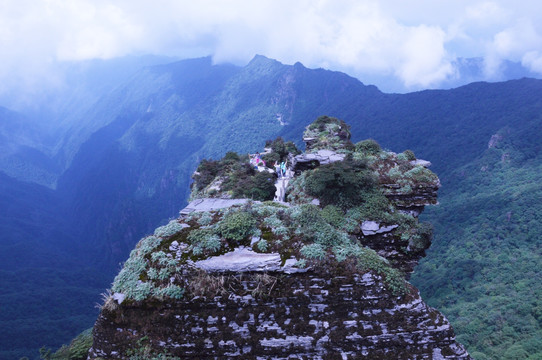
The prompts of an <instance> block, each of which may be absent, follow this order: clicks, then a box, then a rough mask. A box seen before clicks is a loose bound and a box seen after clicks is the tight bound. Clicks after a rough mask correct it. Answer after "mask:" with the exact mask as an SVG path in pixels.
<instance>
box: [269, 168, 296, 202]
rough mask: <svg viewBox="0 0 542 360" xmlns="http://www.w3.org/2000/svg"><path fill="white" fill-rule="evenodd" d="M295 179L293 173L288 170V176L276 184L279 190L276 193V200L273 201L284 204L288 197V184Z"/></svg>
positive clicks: (278, 180)
mask: <svg viewBox="0 0 542 360" xmlns="http://www.w3.org/2000/svg"><path fill="white" fill-rule="evenodd" d="M292 177H293V174H292V171H291V170H290V169H288V170H286V175H284V176H283V177H281V178H279V179H277V181H276V182H275V188H276V189H277V190H276V191H275V198H274V199H273V201H277V202H281V203H283V202H284V199H285V197H286V188H287V187H288V183H289V182H290V179H291V178H292Z"/></svg>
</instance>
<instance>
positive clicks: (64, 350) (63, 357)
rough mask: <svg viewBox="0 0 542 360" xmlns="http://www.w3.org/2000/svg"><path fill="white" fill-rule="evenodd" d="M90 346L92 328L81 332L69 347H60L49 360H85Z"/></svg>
mask: <svg viewBox="0 0 542 360" xmlns="http://www.w3.org/2000/svg"><path fill="white" fill-rule="evenodd" d="M91 346H92V328H91V329H87V330H85V331H83V332H82V333H81V334H79V335H77V337H76V338H75V339H73V340H72V341H71V343H70V345H68V346H66V345H62V347H61V348H60V349H58V350H57V351H56V352H55V353H54V354H52V355H51V356H50V359H51V360H85V359H86V358H87V355H88V350H89V349H90V347H91Z"/></svg>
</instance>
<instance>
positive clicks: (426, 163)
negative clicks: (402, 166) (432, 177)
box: [410, 159, 431, 168]
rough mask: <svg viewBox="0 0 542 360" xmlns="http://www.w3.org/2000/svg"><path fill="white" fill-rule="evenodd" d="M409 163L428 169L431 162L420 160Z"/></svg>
mask: <svg viewBox="0 0 542 360" xmlns="http://www.w3.org/2000/svg"><path fill="white" fill-rule="evenodd" d="M410 163H411V164H412V165H414V166H423V167H424V168H428V167H430V166H431V161H427V160H422V159H417V160H412V161H411V162H410Z"/></svg>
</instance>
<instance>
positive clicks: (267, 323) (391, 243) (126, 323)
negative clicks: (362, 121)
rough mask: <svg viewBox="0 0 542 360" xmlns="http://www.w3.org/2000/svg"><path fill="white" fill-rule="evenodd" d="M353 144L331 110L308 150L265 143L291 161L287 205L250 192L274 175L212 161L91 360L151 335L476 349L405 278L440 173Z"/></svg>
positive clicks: (229, 158) (162, 346)
mask: <svg viewBox="0 0 542 360" xmlns="http://www.w3.org/2000/svg"><path fill="white" fill-rule="evenodd" d="M349 139H350V130H349V127H348V125H347V124H346V123H344V121H342V120H339V119H336V118H331V117H327V116H323V117H319V118H318V119H317V120H316V121H315V122H314V123H313V124H311V125H309V126H308V127H307V130H306V131H305V134H304V140H305V141H306V142H307V152H306V153H305V154H298V153H297V149H295V148H292V147H291V146H290V145H289V143H285V142H284V141H283V140H282V139H278V140H275V141H272V142H268V144H267V146H268V148H269V149H270V150H268V151H267V154H268V155H269V156H270V157H268V159H275V158H276V160H274V161H285V159H287V158H288V159H289V160H290V161H289V164H290V166H292V167H293V168H294V171H293V172H294V173H295V174H296V176H295V177H294V178H293V179H289V186H288V190H287V192H288V194H287V197H286V200H287V202H286V203H284V204H282V203H275V202H271V201H264V202H260V201H253V200H250V198H253V199H261V200H266V199H268V198H269V197H268V196H250V195H254V194H255V193H256V190H257V191H264V190H263V189H264V188H265V186H263V185H261V184H260V182H259V181H258V176H261V175H259V174H262V173H263V174H269V175H270V176H274V173H273V170H270V171H268V170H266V169H263V172H257V171H256V170H255V169H254V166H253V164H252V165H251V164H250V161H251V160H250V158H249V157H248V156H240V155H238V154H235V153H228V154H226V156H225V157H224V158H223V159H221V160H219V161H212V160H204V161H203V162H202V163H201V164H200V166H199V167H198V170H197V172H196V173H195V174H194V184H193V185H192V197H193V198H194V199H195V200H194V201H193V202H192V203H191V204H189V206H187V208H186V209H183V210H182V211H181V216H180V217H179V218H178V219H176V220H173V221H171V222H170V223H169V224H168V225H166V226H163V227H160V228H158V229H157V230H156V231H155V233H154V234H153V235H152V236H148V237H146V238H144V239H142V240H141V241H140V243H139V244H138V245H137V246H136V248H135V249H134V251H132V253H131V254H130V258H129V259H128V260H127V261H126V263H125V265H124V267H123V269H122V270H121V272H120V273H119V275H118V276H117V277H116V278H115V281H114V284H113V287H112V293H111V295H110V296H109V297H108V299H107V300H106V303H105V305H104V307H103V309H102V312H101V315H100V318H99V320H98V322H97V326H96V328H95V332H94V334H95V339H96V340H95V342H94V346H93V349H92V351H91V358H93V357H94V358H95V357H98V356H102V357H105V358H115V357H121V358H122V357H126V355H127V354H128V353H127V349H129V348H130V347H131V346H132V347H133V345H134V344H137V342H138V341H139V342H140V341H141V339H142V338H144V337H146V343H145V349H144V350H145V353H146V354H148V355H149V356H151V355H153V354H158V355H160V354H162V355H164V354H170V355H171V356H179V357H184V356H188V357H190V356H195V354H197V356H199V357H200V358H216V357H239V358H247V357H248V358H252V357H255V356H263V357H277V356H278V357H280V356H285V355H286V354H290V355H291V354H297V355H296V356H300V357H306V358H311V357H324V358H329V357H330V356H331V357H333V356H339V354H341V353H342V354H343V355H344V354H349V356H354V354H359V351H362V352H364V353H366V354H365V355H367V356H369V357H373V358H380V357H383V356H385V357H389V356H391V357H393V358H418V357H419V358H427V357H429V356H437V355H439V356H440V355H442V356H444V357H443V358H454V359H462V358H468V354H466V352H465V351H464V349H463V348H462V347H461V346H460V345H458V344H456V343H455V342H454V341H453V331H452V330H451V328H450V327H449V324H448V323H447V321H446V320H445V319H444V318H443V317H442V315H440V314H438V313H436V312H434V311H433V310H430V309H428V308H427V307H425V304H423V302H421V299H419V295H418V294H417V291H416V290H415V289H414V288H413V287H412V286H411V285H409V284H408V282H407V280H406V279H407V278H408V273H409V272H411V271H412V270H413V268H414V266H415V264H416V263H417V261H418V259H419V258H420V257H421V256H424V254H425V249H426V248H427V247H428V246H429V245H430V242H431V228H430V226H427V225H425V224H420V223H419V222H418V219H417V215H418V214H419V211H421V209H423V206H424V205H426V204H430V203H433V202H434V201H436V190H437V189H438V185H439V184H438V178H437V177H436V175H435V174H433V173H432V172H430V171H429V170H428V169H426V168H425V167H423V166H419V165H418V164H417V163H415V162H413V160H412V157H413V154H410V153H403V154H399V155H397V154H395V153H392V152H388V151H384V150H382V149H381V148H380V146H379V145H378V144H377V143H376V142H375V141H374V140H370V141H365V142H360V143H358V144H357V145H356V146H354V145H353V144H352V143H351V142H350V140H349ZM286 152H288V153H286ZM296 159H299V160H300V161H299V162H298V161H297V160H296ZM311 159H313V160H314V164H312V165H311V166H305V165H303V166H301V167H297V168H296V166H297V165H296V164H299V163H303V162H304V164H307V161H309V160H311ZM306 160H307V161H306ZM260 170H261V169H260ZM290 173H292V172H290ZM273 180H274V179H273ZM265 181H266V180H265V179H264V181H263V183H265ZM428 189H430V191H429V190H428ZM205 197H213V198H214V199H205ZM217 197H220V198H229V199H228V200H220V199H217ZM235 197H243V198H245V199H242V200H241V199H239V200H235V199H234V198H235ZM246 198H249V199H246ZM409 199H410V201H411V203H409V202H408V201H409ZM413 209H414V210H415V211H414V210H413ZM363 299H364V300H363ZM420 304H423V305H420ZM278 309H281V311H280V312H278V311H277V310H278ZM405 309H408V310H405ZM284 312H286V313H284ZM384 312H385V313H386V315H378V314H380V313H382V314H384ZM137 314H139V316H138V315H137ZM256 315H257V319H256V317H255V316H256ZM151 324H152V325H151ZM307 324H308V326H307ZM156 327H158V329H157V328H156ZM119 329H120V330H119ZM128 329H131V330H128ZM134 329H135V330H134ZM168 329H169V330H168ZM389 334H393V335H391V336H390V335H389ZM400 334H402V335H400ZM363 339H372V340H370V341H369V342H366V341H365V340H363ZM420 339H424V340H423V342H420ZM428 339H429V340H428ZM390 354H392V355H390ZM445 354H449V356H448V355H445ZM343 355H341V356H343ZM164 356H166V355H164ZM167 356H169V355H167Z"/></svg>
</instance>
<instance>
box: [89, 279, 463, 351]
mask: <svg viewBox="0 0 542 360" xmlns="http://www.w3.org/2000/svg"><path fill="white" fill-rule="evenodd" d="M192 276H198V274H193V275H192ZM199 276H201V275H199ZM262 277H265V278H263V279H262ZM220 287H221V288H220V289H215V290H213V291H216V292H223V293H224V294H222V295H218V296H214V297H211V298H209V297H200V298H195V299H190V300H189V301H172V302H159V303H157V302H149V303H147V302H146V303H143V304H130V305H126V306H123V307H122V310H118V311H114V312H105V311H103V312H102V313H101V314H100V317H99V318H98V321H97V324H96V329H99V331H95V333H94V335H95V337H94V339H95V340H94V345H93V349H92V351H91V358H97V357H102V358H107V359H109V358H123V357H124V356H125V355H123V354H125V351H126V349H130V348H132V347H133V346H134V344H137V343H138V341H139V340H140V339H141V338H142V336H145V338H146V340H145V346H149V347H150V348H152V349H155V351H156V352H157V353H167V354H169V355H170V356H176V357H179V358H193V359H228V358H239V359H277V360H278V359H361V358H366V359H468V358H469V357H468V354H467V352H466V351H465V350H464V348H463V347H462V346H461V345H459V344H457V343H456V342H455V338H454V332H453V330H452V328H451V326H450V324H449V322H448V321H447V320H446V319H445V318H444V316H443V315H442V314H441V313H439V312H438V311H436V310H435V309H432V308H430V307H428V306H427V305H426V304H425V303H424V302H423V301H422V300H421V298H420V296H419V294H418V293H417V292H415V291H414V292H413V293H412V294H411V295H409V296H405V297H402V298H397V297H395V296H393V295H391V294H390V292H389V291H387V290H385V286H384V284H383V283H382V280H381V279H380V278H379V277H377V276H374V275H372V274H371V273H366V274H364V275H362V276H358V275H353V276H329V275H328V276H318V275H316V274H314V273H304V274H295V275H285V274H282V273H272V274H271V273H270V274H266V275H263V274H262V275H258V274H242V275H241V274H229V275H223V282H220ZM209 291H210V290H209Z"/></svg>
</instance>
